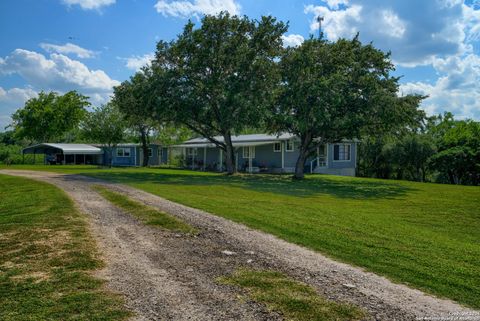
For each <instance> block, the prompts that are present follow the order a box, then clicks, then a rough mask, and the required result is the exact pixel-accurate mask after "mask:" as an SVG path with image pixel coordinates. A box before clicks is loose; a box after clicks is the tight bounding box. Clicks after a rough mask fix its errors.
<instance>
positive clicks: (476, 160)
mask: <svg viewBox="0 0 480 321" xmlns="http://www.w3.org/2000/svg"><path fill="white" fill-rule="evenodd" d="M358 175H359V176H366V177H378V178H387V179H388V178H393V179H407V180H413V181H420V182H427V181H429V182H438V183H449V184H463V185H479V184H480V122H476V121H473V120H455V119H454V117H453V115H452V114H451V113H448V112H446V113H445V114H443V115H437V116H432V117H425V118H424V119H423V122H422V124H421V125H420V126H419V127H417V128H406V129H405V131H404V132H396V133H388V134H385V135H380V136H368V137H365V138H364V139H363V140H362V141H361V142H360V144H359V163H358Z"/></svg>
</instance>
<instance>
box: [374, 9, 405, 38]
mask: <svg viewBox="0 0 480 321" xmlns="http://www.w3.org/2000/svg"><path fill="white" fill-rule="evenodd" d="M382 22H383V25H384V26H386V27H387V28H385V29H381V30H379V31H380V32H383V33H384V34H386V35H387V36H391V37H394V38H402V37H403V35H404V33H405V30H406V25H405V22H404V21H402V20H401V19H400V18H399V17H398V15H397V14H395V12H393V11H391V10H384V11H383V12H382Z"/></svg>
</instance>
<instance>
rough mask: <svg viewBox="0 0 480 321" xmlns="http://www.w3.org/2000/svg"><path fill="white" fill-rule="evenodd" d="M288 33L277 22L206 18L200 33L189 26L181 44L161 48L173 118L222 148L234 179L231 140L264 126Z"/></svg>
mask: <svg viewBox="0 0 480 321" xmlns="http://www.w3.org/2000/svg"><path fill="white" fill-rule="evenodd" d="M286 30H287V27H286V25H285V24H283V23H282V22H277V21H276V19H275V18H272V17H262V18H261V19H260V20H258V21H257V20H250V19H249V18H247V17H238V16H230V15H229V14H228V13H226V12H222V13H220V14H219V15H217V16H205V17H204V18H203V19H202V22H201V26H200V27H199V28H198V29H194V24H193V23H192V22H189V23H188V24H187V25H186V26H185V28H184V30H183V33H182V34H181V35H180V36H179V37H178V39H177V40H176V41H175V42H173V43H171V44H166V43H163V42H160V43H159V44H158V45H157V53H156V60H155V62H154V64H153V65H154V69H155V68H156V72H157V74H159V75H160V78H159V79H163V80H164V81H160V82H159V83H158V87H159V88H163V89H165V88H168V89H167V90H168V91H169V93H168V96H169V97H171V99H169V103H168V106H169V108H168V109H169V110H170V115H171V116H173V118H174V119H175V121H177V122H179V123H182V124H184V125H185V126H187V127H188V128H189V129H191V130H192V131H194V132H196V133H198V134H200V135H202V136H204V137H206V138H208V139H209V140H210V141H211V142H212V143H214V144H215V145H217V146H218V147H220V148H222V149H223V150H224V151H225V158H226V168H227V172H228V173H230V174H231V173H233V172H234V171H235V167H234V149H233V145H232V141H231V136H232V135H235V134H238V133H240V132H241V131H242V130H243V129H245V128H248V127H257V125H259V124H261V123H262V122H263V121H264V118H265V117H264V116H265V112H266V110H267V108H268V106H270V105H271V103H272V100H273V97H274V95H273V93H274V92H275V88H276V86H277V84H278V80H279V78H278V77H279V74H278V70H277V67H276V63H275V59H276V58H278V57H279V56H280V53H281V51H282V40H281V36H282V34H283V33H284V32H285V31H286ZM165 84H168V86H165ZM162 95H165V92H164V93H159V94H158V95H157V97H161V96H162ZM164 107H165V106H164V105H162V104H159V109H162V108H164ZM159 114H161V113H160V112H159ZM217 135H218V136H221V137H222V138H223V140H219V139H216V138H215V136H217Z"/></svg>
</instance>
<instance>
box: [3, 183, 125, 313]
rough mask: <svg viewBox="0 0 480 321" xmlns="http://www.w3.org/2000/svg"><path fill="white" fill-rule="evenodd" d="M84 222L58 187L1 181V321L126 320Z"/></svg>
mask: <svg viewBox="0 0 480 321" xmlns="http://www.w3.org/2000/svg"><path fill="white" fill-rule="evenodd" d="M100 267H102V262H101V261H100V260H99V259H98V257H97V252H96V247H95V243H94V241H93V239H92V237H91V235H90V234H89V233H88V231H87V228H86V222H85V220H84V217H82V216H81V214H80V213H79V212H78V211H77V210H76V209H75V208H74V206H73V203H72V201H71V200H70V199H69V198H68V197H67V196H66V195H65V194H64V193H63V192H62V191H61V190H59V189H57V188H56V187H54V186H52V185H49V184H45V183H41V182H36V181H32V180H28V179H24V178H18V177H12V176H5V175H0V320H5V321H8V320H16V321H18V320H124V319H126V318H127V317H128V316H129V313H128V312H127V311H126V310H125V308H124V307H123V303H122V300H121V299H120V298H119V297H118V296H117V295H114V294H112V293H109V292H108V291H107V290H105V289H104V287H103V281H101V280H99V279H98V278H95V277H94V276H93V272H94V270H96V269H98V268H100Z"/></svg>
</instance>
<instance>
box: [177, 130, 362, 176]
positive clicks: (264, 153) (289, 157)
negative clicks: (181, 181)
mask: <svg viewBox="0 0 480 321" xmlns="http://www.w3.org/2000/svg"><path fill="white" fill-rule="evenodd" d="M215 139H216V140H217V141H220V142H223V137H220V136H218V137H215ZM232 144H233V147H234V149H235V165H236V168H237V169H238V170H239V171H245V172H251V173H252V172H270V173H292V172H294V170H295V163H296V161H297V158H298V155H299V149H298V148H299V144H300V140H299V139H298V137H296V136H294V135H292V134H282V135H278V136H276V135H268V134H254V135H238V136H232ZM175 147H176V148H180V149H182V150H183V152H182V154H183V157H184V161H183V163H184V166H185V167H187V168H191V169H200V170H215V171H223V170H224V169H225V155H224V153H223V150H222V149H221V148H219V147H217V146H216V145H215V144H213V143H212V142H211V141H209V140H208V139H206V138H195V139H190V140H187V141H186V142H184V143H182V144H180V145H176V146H175ZM356 159H357V142H356V141H353V140H350V141H349V140H344V141H342V142H339V143H336V144H325V145H323V146H321V147H320V148H317V152H316V154H315V155H312V156H311V157H310V158H308V159H307V161H306V162H305V170H306V171H307V172H310V173H323V174H333V175H343V176H355V169H356V164H357V161H356Z"/></svg>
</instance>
